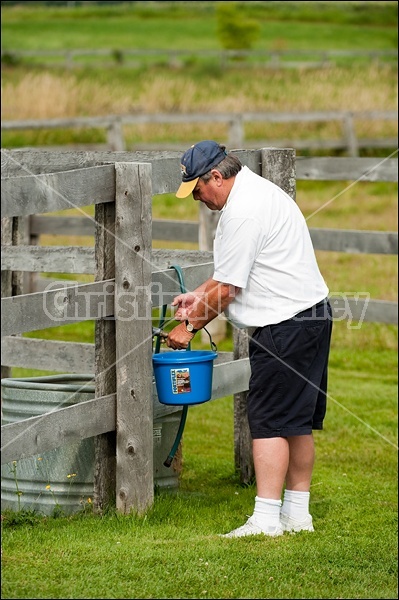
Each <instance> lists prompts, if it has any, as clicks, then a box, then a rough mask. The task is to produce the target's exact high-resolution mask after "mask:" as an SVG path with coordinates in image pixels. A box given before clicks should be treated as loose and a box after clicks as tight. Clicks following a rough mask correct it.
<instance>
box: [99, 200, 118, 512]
mask: <svg viewBox="0 0 399 600" xmlns="http://www.w3.org/2000/svg"><path fill="white" fill-rule="evenodd" d="M95 219H96V228H95V257H96V275H95V279H96V281H103V280H105V279H113V278H114V277H115V202H109V203H108V202H107V203H106V204H97V205H96V206H95ZM115 352H116V344H115V319H96V322H95V371H96V372H95V386H96V397H97V398H101V397H102V396H106V395H108V394H113V393H115V392H116V373H115V362H116V354H115ZM94 456H95V464H94V507H95V509H96V510H97V511H99V512H102V511H103V510H104V509H105V508H107V507H108V506H115V490H116V434H115V431H110V432H108V433H103V434H101V435H98V436H96V437H95V438H94Z"/></svg>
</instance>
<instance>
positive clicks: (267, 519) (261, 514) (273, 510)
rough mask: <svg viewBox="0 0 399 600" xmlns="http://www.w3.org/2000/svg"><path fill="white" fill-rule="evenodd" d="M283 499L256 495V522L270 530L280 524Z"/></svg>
mask: <svg viewBox="0 0 399 600" xmlns="http://www.w3.org/2000/svg"><path fill="white" fill-rule="evenodd" d="M280 507H281V500H274V499H272V498H259V496H255V508H254V513H253V517H254V519H255V522H256V524H257V525H258V526H259V527H260V528H261V529H264V530H265V531H270V530H271V529H274V528H275V527H278V526H279V524H280Z"/></svg>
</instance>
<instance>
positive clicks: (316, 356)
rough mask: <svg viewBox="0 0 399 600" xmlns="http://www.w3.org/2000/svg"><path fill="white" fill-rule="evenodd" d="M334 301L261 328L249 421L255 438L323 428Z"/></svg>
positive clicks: (253, 345)
mask: <svg viewBox="0 0 399 600" xmlns="http://www.w3.org/2000/svg"><path fill="white" fill-rule="evenodd" d="M332 323H333V320H332V312H331V305H330V303H329V302H328V300H324V301H322V302H319V303H318V304H316V305H315V306H313V307H312V308H309V309H307V310H304V311H303V312H301V313H299V314H297V315H295V317H293V318H292V319H288V320H287V321H282V322H281V323H278V324H276V325H267V326H265V327H258V328H257V329H256V330H255V332H254V334H253V335H252V338H251V339H250V342H249V360H250V365H251V377H250V381H249V393H248V422H249V428H250V431H251V435H252V438H253V439H259V438H273V437H290V436H295V435H308V434H310V433H311V432H312V430H313V429H323V420H324V416H325V414H326V407H327V397H326V393H327V367H328V356H329V350H330V341H331V331H332Z"/></svg>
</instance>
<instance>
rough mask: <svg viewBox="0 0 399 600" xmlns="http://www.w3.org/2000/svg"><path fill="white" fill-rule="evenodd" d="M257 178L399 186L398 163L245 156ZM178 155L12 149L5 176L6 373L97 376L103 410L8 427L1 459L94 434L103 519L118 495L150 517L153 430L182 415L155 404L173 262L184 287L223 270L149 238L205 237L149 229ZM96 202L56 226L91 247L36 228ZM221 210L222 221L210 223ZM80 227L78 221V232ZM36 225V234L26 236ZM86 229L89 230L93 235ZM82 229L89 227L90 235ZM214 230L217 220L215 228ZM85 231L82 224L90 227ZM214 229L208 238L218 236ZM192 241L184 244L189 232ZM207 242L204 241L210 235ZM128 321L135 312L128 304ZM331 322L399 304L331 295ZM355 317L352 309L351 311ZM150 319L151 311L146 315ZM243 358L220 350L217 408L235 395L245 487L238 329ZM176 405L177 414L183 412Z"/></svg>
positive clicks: (363, 248)
mask: <svg viewBox="0 0 399 600" xmlns="http://www.w3.org/2000/svg"><path fill="white" fill-rule="evenodd" d="M236 154H237V155H238V156H239V158H240V159H241V160H242V162H243V163H244V164H246V165H248V166H249V167H250V168H251V169H253V170H254V171H255V172H257V173H259V174H261V175H262V176H264V177H267V178H268V179H271V180H272V181H274V182H275V183H277V184H278V185H280V186H281V187H282V188H283V189H285V190H286V191H287V192H288V193H289V194H290V195H291V196H292V197H295V185H296V184H295V182H296V179H295V172H296V174H297V177H298V178H301V179H329V180H331V179H335V180H353V179H355V180H362V181H379V180H381V181H397V161H396V160H393V159H389V160H382V161H377V160H375V159H351V160H348V159H332V158H328V159H297V160H296V161H295V155H294V151H293V150H289V149H276V148H272V149H262V150H241V151H236ZM180 156H181V153H180V152H179V153H174V152H168V153H162V152H153V153H151V152H146V153H128V152H103V153H101V152H100V153H98V152H92V153H90V152H83V153H68V152H60V153H51V152H49V153H47V152H44V153H42V152H37V151H35V152H31V151H26V150H20V151H10V152H8V151H4V152H3V153H2V170H3V174H4V175H6V177H4V179H3V180H2V189H1V197H2V217H3V219H2V266H1V268H2V364H3V366H4V367H5V368H6V369H7V368H9V367H13V366H20V367H26V368H33V369H40V370H51V371H60V372H65V373H82V372H83V373H90V372H93V373H95V385H96V395H95V398H94V399H93V400H89V401H87V402H84V403H81V404H78V405H75V406H71V407H68V408H63V409H60V410H57V411H54V412H52V413H47V414H45V415H41V416H40V417H31V418H29V419H27V420H25V421H20V422H17V423H13V424H9V425H4V426H2V463H7V462H10V461H12V460H18V459H20V458H23V457H26V456H30V455H34V454H37V453H40V452H44V451H46V450H50V449H52V448H54V447H58V446H60V445H63V444H68V443H71V442H74V441H77V440H80V439H84V438H86V437H92V436H96V444H95V470H94V472H95V477H94V502H95V505H96V506H97V507H98V508H99V509H101V508H102V507H104V506H105V505H106V504H108V503H109V502H110V501H111V499H112V498H114V497H115V493H116V506H117V509H118V510H120V511H122V512H129V510H130V509H134V510H136V511H138V512H141V513H142V512H145V511H146V510H147V509H148V507H149V506H151V504H152V503H153V493H154V477H153V472H152V468H151V464H152V462H151V460H152V453H153V420H154V418H159V417H160V416H162V415H163V414H167V413H169V412H171V411H173V410H174V407H166V406H165V405H162V404H160V403H159V401H158V399H157V396H156V391H155V385H154V383H153V379H152V361H151V355H152V329H151V327H152V321H151V316H152V315H151V310H149V307H151V309H152V308H154V307H157V306H161V305H164V304H169V303H170V302H171V300H172V298H173V297H174V296H175V295H176V294H177V293H178V292H179V290H180V288H179V282H178V279H177V277H176V273H175V271H174V270H173V269H171V268H170V267H171V265H172V264H179V265H181V267H182V269H183V273H184V276H185V282H186V285H187V288H188V289H193V288H195V287H196V286H197V285H198V284H199V283H201V282H202V281H203V280H204V279H206V278H207V277H209V276H210V275H211V274H212V272H213V262H212V253H211V252H210V251H207V250H195V251H182V250H180V251H179V250H169V251H168V250H162V249H161V250H154V249H152V239H153V238H158V237H159V238H161V239H174V240H177V239H182V238H183V239H187V238H189V239H190V241H193V240H195V239H198V236H199V235H200V237H201V226H200V225H199V224H198V223H191V222H187V223H185V224H182V223H181V222H175V223H169V222H168V223H166V221H162V222H157V221H154V222H152V218H151V214H152V207H151V204H152V197H153V196H154V195H157V194H164V193H174V192H175V190H176V189H177V187H178V185H179V183H180V170H179V162H180ZM93 204H94V205H95V218H94V219H90V218H86V219H83V218H72V217H69V221H68V220H67V221H64V220H63V219H64V218H63V217H56V219H58V220H59V221H58V222H59V223H60V224H61V227H64V230H63V233H64V234H65V233H66V234H68V233H71V231H70V230H69V231H67V230H66V229H65V227H67V226H68V227H69V226H72V227H73V233H74V234H75V235H77V234H82V233H83V234H89V233H90V234H91V235H92V234H93V229H94V235H95V245H94V248H87V247H42V246H34V245H31V244H30V243H29V238H28V241H27V238H26V232H27V231H28V234H29V235H31V234H33V235H36V236H37V235H40V234H41V233H42V232H44V231H48V226H49V225H50V227H51V231H52V232H53V233H55V232H56V231H57V227H58V226H57V224H56V221H55V218H54V219H53V218H52V217H46V216H42V215H43V214H44V213H48V212H54V211H60V210H65V209H67V208H71V207H83V206H87V205H93ZM212 214H213V213H212ZM78 221H80V222H78ZM27 223H28V224H29V227H28V228H27ZM87 224H89V226H87ZM81 226H82V227H81ZM211 226H214V223H213V224H212V223H211ZM80 227H81V228H80ZM210 229H211V227H210V226H209V223H208V226H207V232H206V234H205V237H206V236H209V235H212V231H210ZM183 232H184V235H182V233H183ZM202 235H203V237H204V234H202ZM311 235H312V238H313V241H314V243H315V246H316V248H318V247H319V248H322V249H327V250H338V251H349V252H372V253H377V252H379V253H383V254H393V253H397V234H396V233H394V232H389V233H383V232H359V231H354V232H353V231H338V230H318V229H316V230H311ZM26 272H59V273H94V275H95V281H94V282H93V283H85V284H78V285H71V286H63V285H62V283H60V282H59V283H58V284H57V285H54V286H50V289H47V290H44V291H40V292H35V293H29V294H23V293H21V292H22V291H23V274H24V273H26ZM127 298H128V299H129V302H128V306H129V310H130V312H129V314H128V315H127V314H126V299H127ZM332 305H333V310H334V313H335V315H337V316H339V318H341V317H342V314H343V311H347V316H348V317H349V316H350V317H351V318H353V319H355V320H357V319H365V320H372V321H374V320H381V321H383V322H388V323H395V322H396V323H397V304H396V303H393V302H384V301H381V300H380V301H379V300H374V301H370V302H367V299H366V300H365V299H357V298H355V299H353V300H351V301H349V303H348V302H347V299H344V298H335V299H334V298H333V299H332ZM348 310H349V312H348ZM149 313H150V314H149ZM88 319H89V320H95V322H96V335H95V344H82V343H72V342H69V343H66V342H61V341H48V340H42V339H33V338H31V339H30V338H26V337H23V336H22V334H24V333H26V332H29V331H34V330H41V329H45V328H48V327H54V326H59V325H61V324H67V323H76V322H81V321H83V320H88ZM234 338H235V339H234V351H233V353H223V352H222V353H219V357H218V359H217V361H216V363H215V366H214V377H213V389H212V400H214V399H217V398H220V397H224V396H228V395H231V394H232V395H234V405H235V432H234V438H235V441H234V446H235V448H234V450H235V465H236V467H237V469H238V470H239V472H240V476H241V480H242V481H249V480H250V478H251V477H252V476H253V462H252V453H251V440H250V435H249V430H248V424H247V421H246V408H245V407H246V394H247V389H248V379H249V364H248V339H247V332H246V331H239V332H235V334H234ZM179 408H180V407H175V409H176V410H179Z"/></svg>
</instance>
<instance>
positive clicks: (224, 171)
mask: <svg viewBox="0 0 399 600" xmlns="http://www.w3.org/2000/svg"><path fill="white" fill-rule="evenodd" d="M219 147H220V149H221V150H225V149H226V146H222V144H220V146H219ZM213 168H214V169H217V170H218V171H220V173H221V175H222V177H223V179H230V177H234V176H235V175H237V173H238V172H239V171H241V169H242V163H241V161H240V159H239V158H237V156H234V155H233V154H227V156H226V158H224V159H223V160H222V161H220V163H219V164H218V165H216V166H215V167H213ZM211 177H212V175H211V171H208V173H205V174H204V175H202V176H201V177H200V179H201V180H202V181H203V182H204V183H207V182H208V181H209V180H210V178H211Z"/></svg>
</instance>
